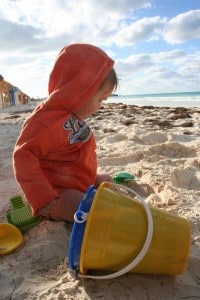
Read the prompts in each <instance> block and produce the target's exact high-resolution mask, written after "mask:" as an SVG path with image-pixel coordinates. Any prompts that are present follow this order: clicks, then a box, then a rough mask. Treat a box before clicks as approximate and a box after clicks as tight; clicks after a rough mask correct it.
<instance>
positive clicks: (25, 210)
mask: <svg viewBox="0 0 200 300" xmlns="http://www.w3.org/2000/svg"><path fill="white" fill-rule="evenodd" d="M10 202H11V204H12V209H10V210H9V211H8V213H7V215H6V218H7V221H8V223H11V224H13V225H15V226H16V227H18V228H19V229H20V231H21V232H26V231H27V230H28V229H30V228H32V227H34V226H35V225H37V224H38V223H39V222H40V221H41V216H36V217H33V216H32V211H31V207H30V206H29V205H28V204H24V203H23V200H22V198H21V196H15V197H12V198H10Z"/></svg>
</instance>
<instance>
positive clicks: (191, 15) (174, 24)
mask: <svg viewBox="0 0 200 300" xmlns="http://www.w3.org/2000/svg"><path fill="white" fill-rule="evenodd" d="M163 35H164V38H165V40H166V41H167V42H168V43H171V44H180V43H183V42H185V41H187V40H192V39H194V40H195V39H200V10H191V11H187V12H185V13H182V14H179V15H177V16H176V17H174V18H172V19H171V20H170V21H169V22H168V23H167V25H166V27H165V31H164V34H163Z"/></svg>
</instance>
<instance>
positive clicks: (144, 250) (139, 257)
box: [78, 182, 153, 279]
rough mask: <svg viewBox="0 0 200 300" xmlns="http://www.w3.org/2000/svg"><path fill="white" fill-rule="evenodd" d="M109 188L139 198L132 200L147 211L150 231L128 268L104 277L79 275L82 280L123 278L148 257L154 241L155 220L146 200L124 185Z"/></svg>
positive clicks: (111, 184)
mask: <svg viewBox="0 0 200 300" xmlns="http://www.w3.org/2000/svg"><path fill="white" fill-rule="evenodd" d="M109 186H114V187H115V189H116V187H119V188H122V189H126V190H128V191H129V192H131V193H132V194H134V197H135V196H137V199H136V198H134V199H132V198H130V199H132V200H133V201H135V200H139V201H138V202H139V203H140V204H142V205H143V207H144V209H145V212H146V215H147V221H148V230H147V235H146V239H145V242H144V245H143V247H142V249H141V251H140V253H139V254H138V255H137V256H136V257H135V258H134V259H133V261H131V262H130V263H129V264H128V265H127V266H126V267H124V268H123V269H121V270H119V271H117V272H114V273H111V274H108V275H102V276H95V275H83V274H80V273H79V274H78V276H79V277H81V278H90V279H112V278H116V277H119V276H122V275H124V274H126V273H128V272H129V271H131V270H132V269H133V268H134V267H136V266H137V265H138V264H139V262H140V261H141V260H142V259H143V258H144V256H145V255H146V253H147V251H148V249H149V247H150V244H151V241H152V237H153V218H152V214H151V210H150V208H149V206H148V204H147V203H146V202H145V200H144V198H142V197H141V196H140V195H139V194H137V193H136V192H135V191H133V190H132V189H130V188H128V187H127V186H124V185H121V184H117V185H116V184H113V183H110V182H109Z"/></svg>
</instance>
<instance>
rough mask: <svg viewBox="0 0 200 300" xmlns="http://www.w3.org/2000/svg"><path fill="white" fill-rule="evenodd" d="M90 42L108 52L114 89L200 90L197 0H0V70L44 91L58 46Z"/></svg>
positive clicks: (34, 91) (24, 86)
mask: <svg viewBox="0 0 200 300" xmlns="http://www.w3.org/2000/svg"><path fill="white" fill-rule="evenodd" d="M75 42H83V43H91V44H94V45H96V46H99V47H101V48H102V49H104V50H105V51H106V52H107V53H108V54H109V55H110V56H111V57H112V58H113V59H114V60H115V68H116V71H117V73H118V76H119V81H120V85H119V89H118V91H117V92H118V94H145V93H165V92H190V91H199V90H200V2H199V1H198V0H101V1H99V0H81V1H79V0H34V1H31V2H30V1H27V0H1V1H0V74H2V75H3V76H4V79H5V80H7V81H9V82H11V83H12V84H14V85H15V86H17V87H19V88H20V89H21V90H22V91H24V92H25V93H27V94H28V95H30V96H31V97H36V98H37V97H46V96H47V86H48V78H49V73H50V71H51V69H52V66H53V63H54V61H55V58H56V55H57V54H58V52H59V51H60V49H61V48H62V47H63V46H65V45H67V44H70V43H75Z"/></svg>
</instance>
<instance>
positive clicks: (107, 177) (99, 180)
mask: <svg viewBox="0 0 200 300" xmlns="http://www.w3.org/2000/svg"><path fill="white" fill-rule="evenodd" d="M104 181H108V182H113V179H112V177H111V176H110V175H109V174H97V177H96V181H95V185H96V186H97V187H98V186H99V185H100V184H101V183H102V182H104Z"/></svg>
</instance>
